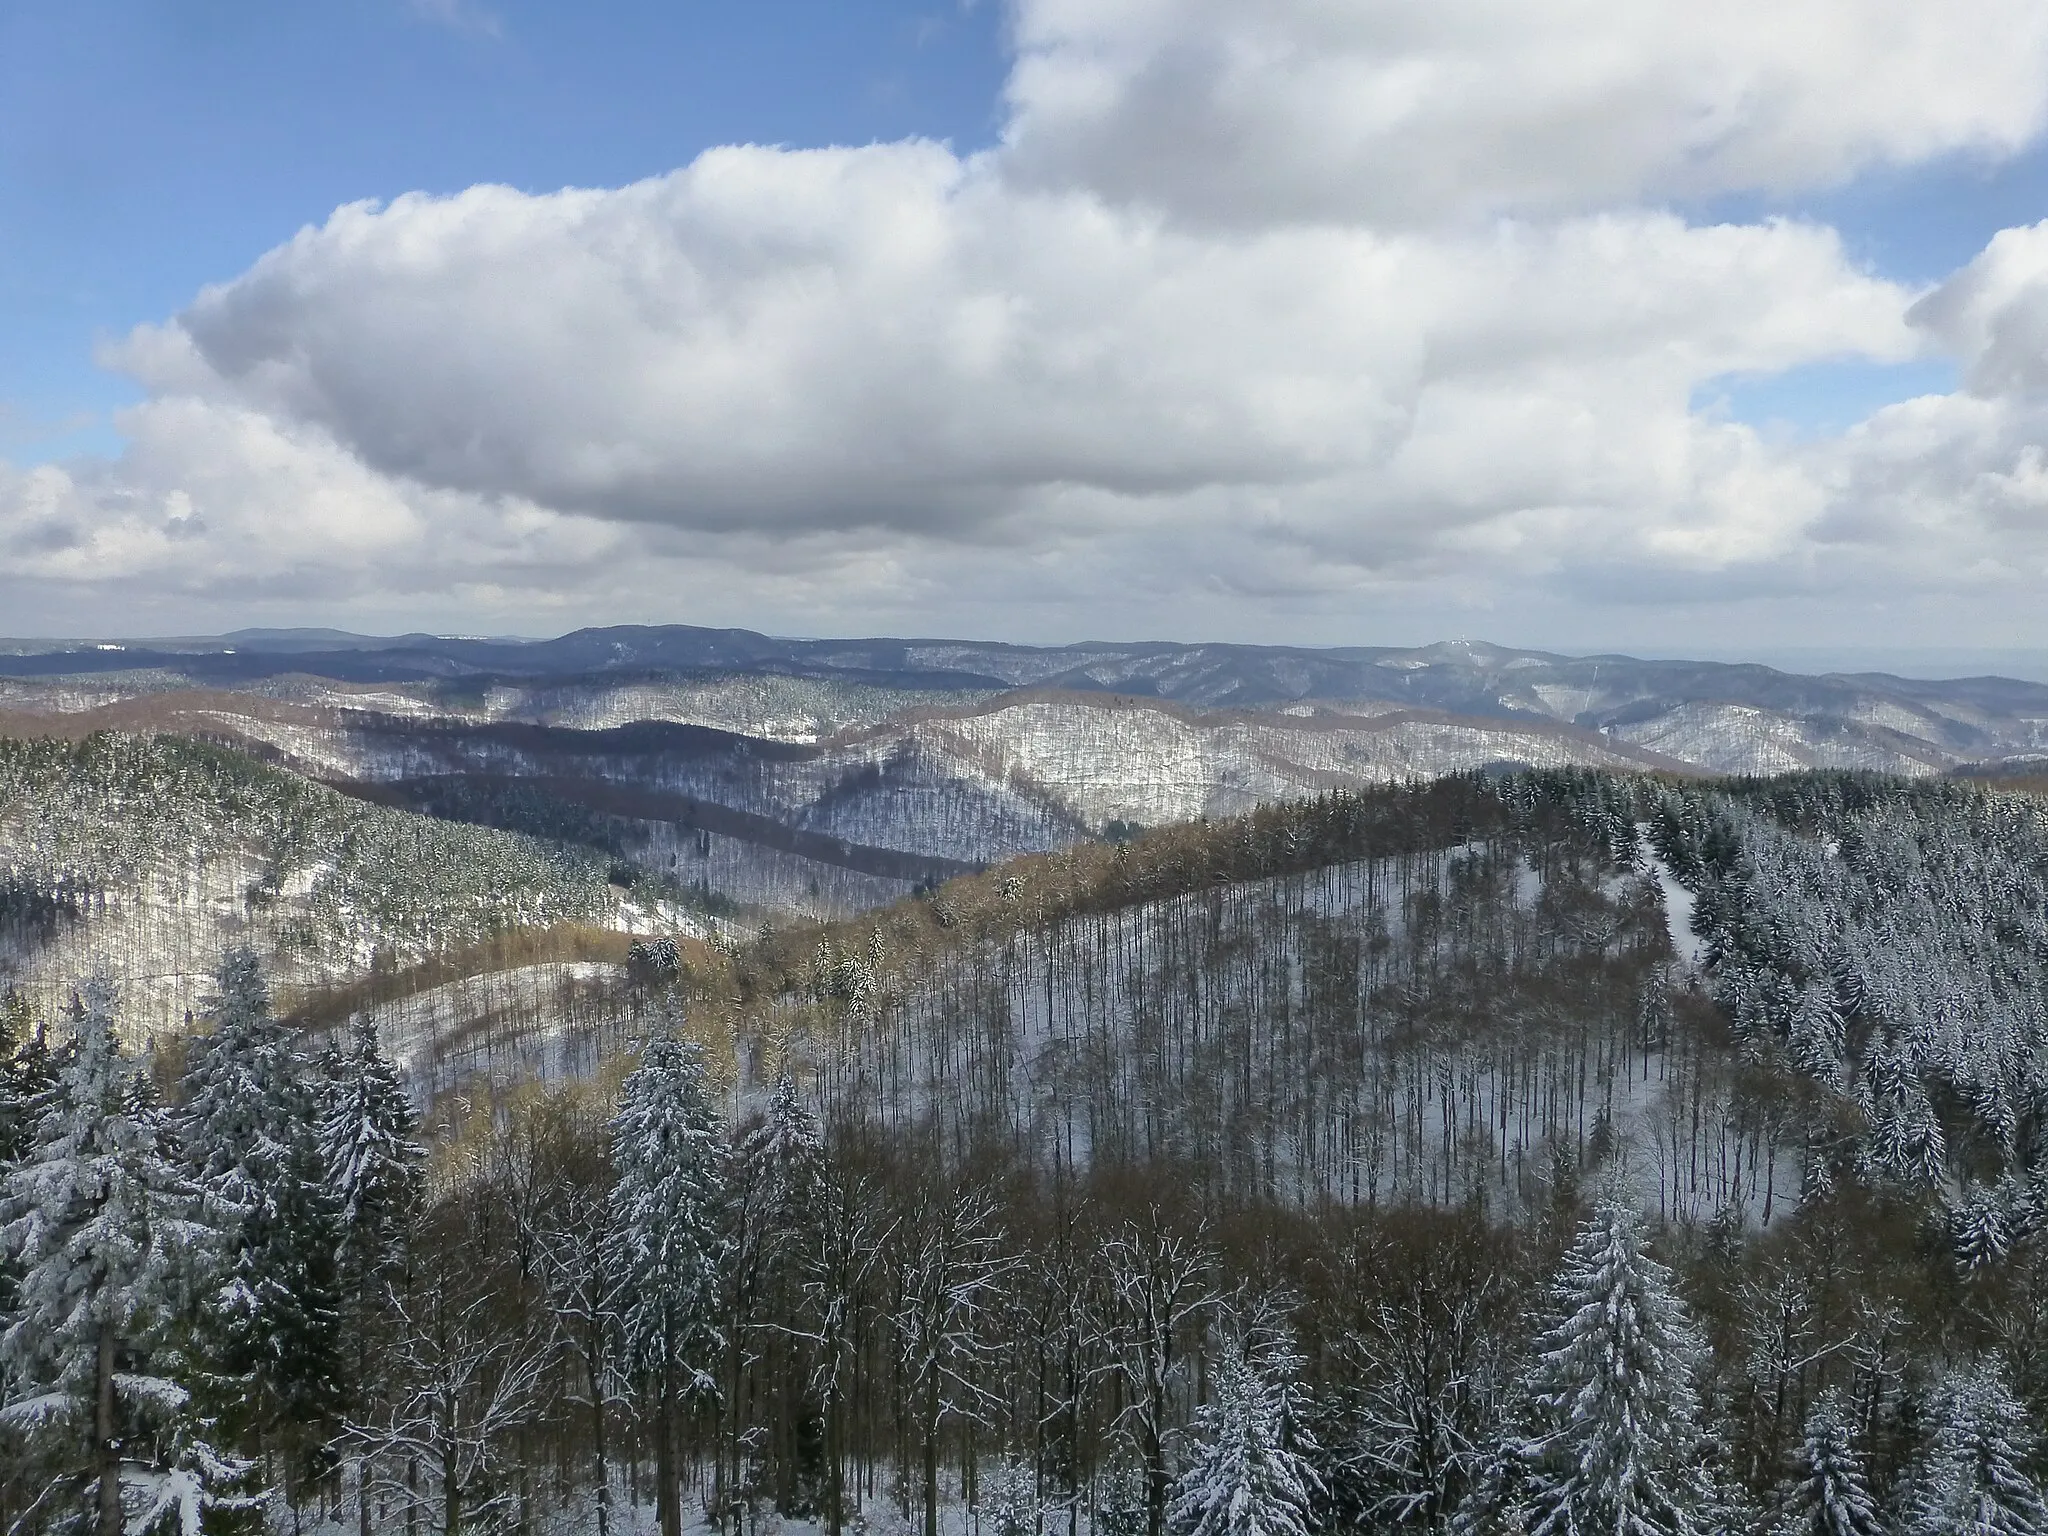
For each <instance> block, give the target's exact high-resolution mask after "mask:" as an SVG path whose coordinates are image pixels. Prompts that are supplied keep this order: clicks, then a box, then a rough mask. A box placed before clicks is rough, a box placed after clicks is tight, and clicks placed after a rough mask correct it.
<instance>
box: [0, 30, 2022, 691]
mask: <svg viewBox="0 0 2048 1536" xmlns="http://www.w3.org/2000/svg"><path fill="white" fill-rule="evenodd" d="M2044 577H2048V7H2044V6H2042V5H2040V4H2039V0H1950V3H1948V4H1945V5H1942V6H1929V5H1927V4H1925V3H1924V0H1769V3H1765V0H1723V3H1722V4H1719V5H1716V6H1711V7H1702V6H1699V5H1697V4H1696V3H1692V0H1685V3H1681V0H1622V3H1619V4H1616V3H1614V0H1435V3H1433V4H1431V5H1429V6H1425V7H1418V6H1415V5H1413V4H1412V3H1409V0H1008V3H1007V4H1006V3H1003V0H977V3H963V0H865V3H863V4H861V5H858V6H849V5H846V4H844V3H827V0H750V3H748V4H745V5H741V4H713V3H709V0H666V3H660V4H656V3H645V4H642V3H637V0H614V3H608V4H604V5H579V6H571V5H566V4H551V5H550V4H538V3H525V4H521V3H512V0H302V3H300V4H296V5H292V6H277V5H274V4H269V3H259V0H127V3H123V0H72V3H67V4H65V5H61V6H60V5H55V4H49V3H47V0H46V3H42V4H34V3H27V0H0V633H6V634H12V635H93V636H108V637H112V636H133V635H146V634H153V633H154V634H164V633H202V632H220V631H224V630H228V629H232V628H237V627H241V626H245V625H266V626H267V625H283V624H306V625H335V626H340V627H345V628H352V629H358V630H366V631H396V630H411V629H433V630H439V631H443V632H483V633H494V634H534V635H539V634H549V633H556V632H560V631H562V630H566V629H570V628H574V627H577V626H580V625H584V624H598V623H663V622H675V623H698V624H715V625H740V626H744V627H748V628H754V629H762V630H768V631H771V632H777V633H784V634H812V635H830V634H874V633H894V634H925V635H948V634H952V635H962V636H972V637H976V638H1000V639H1010V640H1025V641H1054V642H1057V641H1070V640H1078V639H1083V638H1105V639H1132V638H1152V637H1156V638H1176V639H1187V640H1198V639H1216V640H1235V641H1270V642H1287V643H1297V644H1417V643H1425V642H1429V641H1432V640H1437V639H1446V638H1472V639H1480V638H1483V639H1488V640H1492V641H1495V642H1498V643H1503V644H1510V645H1527V646H1537V647H1545V648H1551V649H1560V650H1593V649H1602V650H1605V649H1622V650H1633V651H1636V652H1638V653H1644V654H1659V655H1681V654H1693V655H1701V656H1720V657H1742V656H1755V657H1763V658H1766V659H1769V658H1772V657H1778V656H1793V655H1808V656H1815V655H1821V654H1825V655H1827V656H1828V657H1829V658H1831V660H1833V659H1841V658H1847V659H1851V660H1853V659H1854V658H1856V657H1863V656H1868V657H1883V658H1887V659H1889V660H1890V661H1892V662H1894V663H1896V664H1898V665H1900V666H1914V665H1918V666H1919V667H1921V669H1923V670H1924V668H1925V667H1926V666H1927V665H1934V666H1936V667H1938V666H1939V665H1940V663H1941V660H1942V659H1943V658H1945V657H1953V658H1958V659H1960V658H1964V657H1970V658H1979V657H2006V658H2022V659H2023V658H2026V657H2029V656H2035V655H2036V654H2037V653H2042V652H2048V608H2044V605H2043V604H2042V603H2041V601H2040V596H2041V594H2042V592H2043V589H2044ZM2011 669H2012V670H2020V669H2021V665H2020V663H2015V665H2014V666H2013V667H2012V668H2011Z"/></svg>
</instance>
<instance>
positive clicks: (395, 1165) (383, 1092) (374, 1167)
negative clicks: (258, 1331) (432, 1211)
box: [320, 1015, 426, 1297]
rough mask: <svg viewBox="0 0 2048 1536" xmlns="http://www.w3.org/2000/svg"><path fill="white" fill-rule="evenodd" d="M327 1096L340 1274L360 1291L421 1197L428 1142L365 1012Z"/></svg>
mask: <svg viewBox="0 0 2048 1536" xmlns="http://www.w3.org/2000/svg"><path fill="white" fill-rule="evenodd" d="M329 1077H330V1086H331V1095H332V1096H331V1098H330V1101H329V1106H328V1110H327V1114H326V1115H325V1117H324V1118H323V1119H322V1120H321V1123H320V1153H321V1158H322V1160H323V1161H324V1162H325V1164H326V1167H327V1178H328V1184H329V1188H330V1189H331V1190H332V1192H333V1197H334V1206H335V1215H336V1218H337V1221H338V1223H339V1248H340V1254H341V1258H342V1267H343V1272H344V1278H345V1281H346V1283H347V1286H348V1289H349V1291H350V1293H351V1294H352V1295H356V1296H358V1297H360V1296H361V1295H362V1294H363V1292H364V1291H366V1290H367V1288H368V1285H369V1283H370V1279H371V1277H373V1276H374V1275H375V1274H376V1273H377V1272H378V1271H379V1270H380V1269H382V1268H383V1267H384V1266H386V1265H387V1264H389V1263H390V1262H391V1261H392V1260H393V1258H395V1257H396V1256H397V1254H398V1253H399V1252H400V1251H401V1249H402V1248H403V1246H404V1243H405V1236H406V1233H407V1231H408V1229H409V1228H410V1226H411V1224H412V1221H413V1218H414V1215H415V1213H416V1212H417V1211H418V1209H419V1204H420V1200H421V1196H422V1192H423V1191H422V1179H421V1166H422V1164H423V1163H424V1162H425V1161H426V1149H425V1148H423V1147H422V1146H421V1145H420V1144H419V1142H418V1141H417V1140H416V1139H415V1132H416V1131H417V1129H418V1125H419V1117H418V1115H416V1114H415V1113H414V1112H413V1107H412V1101H411V1099H409V1098H408V1097H407V1096H406V1092H405V1088H404V1086H403V1085H402V1084H401V1083H400V1081H399V1077H398V1069H397V1068H396V1067H394V1066H393V1065H392V1064H391V1063H390V1062H389V1061H388V1060H387V1059H385V1056H384V1054H383V1052H382V1051H381V1050H379V1048H378V1045H377V1028H376V1025H375V1024H374V1023H373V1022H372V1021H371V1020H370V1018H369V1016H368V1015H364V1016H362V1017H360V1018H358V1019H357V1020H356V1021H355V1024H354V1026H353V1027H352V1029H351V1031H350V1035H349V1048H348V1050H347V1051H346V1052H345V1053H344V1054H342V1055H341V1056H340V1058H339V1059H338V1060H337V1061H336V1063H335V1065H334V1067H333V1069H332V1071H331V1072H330V1074H329Z"/></svg>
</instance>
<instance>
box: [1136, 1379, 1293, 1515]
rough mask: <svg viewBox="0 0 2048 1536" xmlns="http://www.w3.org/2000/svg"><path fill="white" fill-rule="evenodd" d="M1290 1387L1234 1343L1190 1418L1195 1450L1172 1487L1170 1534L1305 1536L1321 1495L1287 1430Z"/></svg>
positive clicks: (1168, 1513) (1169, 1512) (1169, 1510)
mask: <svg viewBox="0 0 2048 1536" xmlns="http://www.w3.org/2000/svg"><path fill="white" fill-rule="evenodd" d="M1288 1394H1289V1385H1288V1384H1287V1383H1285V1382H1282V1381H1278V1380H1275V1379H1273V1378H1272V1376H1271V1375H1270V1374H1269V1373H1268V1372H1267V1371H1264V1370H1261V1369H1260V1362H1258V1361H1255V1360H1253V1359H1252V1358H1250V1356H1249V1352H1248V1351H1247V1350H1246V1349H1244V1348H1243V1347H1241V1344H1240V1342H1239V1341H1233V1343H1232V1345H1231V1346H1230V1347H1227V1348H1226V1349H1225V1350H1224V1351H1223V1352H1222V1358H1221V1359H1220V1360H1218V1361H1217V1364H1216V1369H1215V1374H1214V1376H1213V1378H1212V1380H1211V1387H1210V1398H1209V1401H1208V1402H1207V1403H1205V1404H1204V1405H1203V1406H1202V1408H1201V1409H1200V1410H1199V1411H1198V1412H1197V1414H1196V1435H1197V1439H1198V1449H1197V1450H1196V1452H1195V1456H1194V1459H1193V1461H1191V1462H1190V1463H1189V1465H1188V1467H1187V1469H1186V1470H1185V1471H1183V1472H1182V1473H1181V1475H1180V1477H1179V1479H1178V1480H1177V1481H1176V1482H1175V1484H1174V1490H1173V1502H1172V1505H1171V1506H1170V1508H1169V1509H1168V1512H1167V1523H1168V1526H1169V1528H1170V1529H1171V1530H1172V1531H1173V1532H1174V1533H1175V1536H1308V1520H1309V1507H1310V1502H1311V1500H1312V1499H1313V1498H1314V1497H1315V1494H1316V1493H1317V1492H1318V1491H1319V1489H1320V1483H1319V1482H1318V1480H1317V1477H1316V1474H1315V1471H1314V1470H1313V1468H1312V1467H1311V1466H1310V1464H1309V1462H1308V1459H1307V1458H1306V1457H1305V1456H1304V1455H1302V1454H1301V1448H1299V1447H1298V1445H1297V1444H1295V1443H1290V1442H1292V1441H1296V1440H1297V1438H1298V1437H1297V1436H1296V1435H1292V1434H1290V1432H1289V1428H1290V1426H1289V1422H1288V1421H1289V1418H1290V1414H1289V1411H1288V1409H1289V1399H1288Z"/></svg>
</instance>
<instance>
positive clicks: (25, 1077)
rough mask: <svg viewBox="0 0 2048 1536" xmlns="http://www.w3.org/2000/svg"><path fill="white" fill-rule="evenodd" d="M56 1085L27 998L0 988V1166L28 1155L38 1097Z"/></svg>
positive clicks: (53, 1068) (39, 1107) (38, 1110)
mask: <svg viewBox="0 0 2048 1536" xmlns="http://www.w3.org/2000/svg"><path fill="white" fill-rule="evenodd" d="M56 1086H57V1071H56V1063H55V1062H54V1061H53V1060H52V1059H51V1056H50V1052H49V1049H48V1047H46V1046H45V1045H44V1043H43V1036H42V1031H41V1030H40V1029H37V1028H35V1027H34V1021H33V1019H32V1018H31V1016H30V1013H29V1006H28V999H27V998H25V997H23V996H22V995H21V993H20V992H19V991H17V990H16V989H14V988H13V987H9V988H7V989H6V990H5V991H0V1168H5V1167H7V1166H8V1165H9V1164H10V1163H17V1162H19V1161H20V1160H21V1159H22V1158H24V1157H26V1156H27V1155H28V1152H29V1148H30V1147H31V1146H32V1145H33V1144H34V1140H35V1128H36V1121H37V1120H38V1119H39V1118H40V1116H41V1114H42V1110H43V1108H44V1105H43V1103H42V1100H43V1098H44V1096H45V1095H47V1094H48V1093H49V1092H50V1090H51V1089H53V1088H55V1087H56Z"/></svg>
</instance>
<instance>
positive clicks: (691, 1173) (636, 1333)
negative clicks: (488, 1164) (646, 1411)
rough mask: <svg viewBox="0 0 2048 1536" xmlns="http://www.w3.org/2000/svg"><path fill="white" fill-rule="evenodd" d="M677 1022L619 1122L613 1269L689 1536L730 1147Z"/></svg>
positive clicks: (669, 1497)
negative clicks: (687, 1437) (687, 1454)
mask: <svg viewBox="0 0 2048 1536" xmlns="http://www.w3.org/2000/svg"><path fill="white" fill-rule="evenodd" d="M675 1022H676V1021H671V1022H670V1023H669V1024H666V1025H664V1027H663V1028H662V1029H661V1031H660V1032H659V1033H658V1034H656V1035H655V1037H654V1038H653V1039H652V1040H650V1041H649V1042H648V1044H647V1048H646V1050H645V1052H644V1053H643V1054H642V1056H641V1058H640V1065H639V1067H638V1068H637V1069H636V1070H635V1071H634V1072H633V1074H632V1075H631V1076H630V1077H628V1078H627V1079H626V1084H625V1089H624V1092H623V1094H622V1096H621V1100H620V1104H619V1111H618V1114H617V1116H616V1117H615V1118H614V1119H613V1121H612V1164H613V1168H614V1170H615V1172H616V1175H617V1179H616V1182H615V1183H614V1185H613V1187H612V1195H611V1218H612V1219H611V1238H612V1267H613V1273H614V1275H615V1276H616V1279H617V1283H618V1286H619V1294H620V1297H621V1304H620V1334H621V1340H620V1342H621V1345H622V1347H623V1351H624V1356H625V1360H626V1362H627V1365H628V1367H629V1369H631V1371H632V1372H633V1373H634V1375H635V1377H636V1378H637V1379H638V1380H639V1382H640V1383H641V1385H642V1388H643V1390H645V1391H646V1393H647V1395H648V1397H649V1398H650V1399H651V1401H652V1405H653V1408H654V1420H655V1453H656V1456H655V1460H656V1469H657V1477H658V1479H659V1487H658V1488H657V1490H656V1499H657V1507H658V1510H659V1514H660V1523H661V1533H662V1536H681V1531H682V1490H681V1487H680V1485H679V1482H678V1478H677V1472H678V1468H677V1464H676V1429H677V1421H678V1419H679V1418H680V1416H681V1413H682V1411H683V1408H684V1405H685V1403H686V1402H687V1401H689V1400H690V1399H692V1398H695V1399H700V1400H701V1399H704V1398H708V1397H715V1396H716V1393H717V1379H716V1375H715V1372H716V1370H717V1365H718V1359H719V1355H720V1352H721V1351H722V1349H723V1347H724V1340H723V1339H722V1338H720V1336H719V1331H718V1327H717V1308H718V1299H719V1298H718V1265H719V1258H720V1252H721V1248H722V1243H721V1240H720V1233H719V1212H720V1206H721V1204H722V1202H723V1199H724V1194H725V1144H724V1141H723V1139H722V1137H721V1136H720V1128H719V1123H718V1115H717V1113H716V1111H714V1110H713V1108H712V1106H711V1101H710V1096H709V1094H708V1093H707V1091H706V1087H705V1076H704V1061H703V1055H702V1053H701V1052H700V1051H699V1050H698V1048H697V1047H696V1046H695V1045H694V1044H690V1043H687V1042H685V1041H683V1040H681V1039H679V1038H678V1037H677V1035H676V1032H675V1027H674V1025H675Z"/></svg>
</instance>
